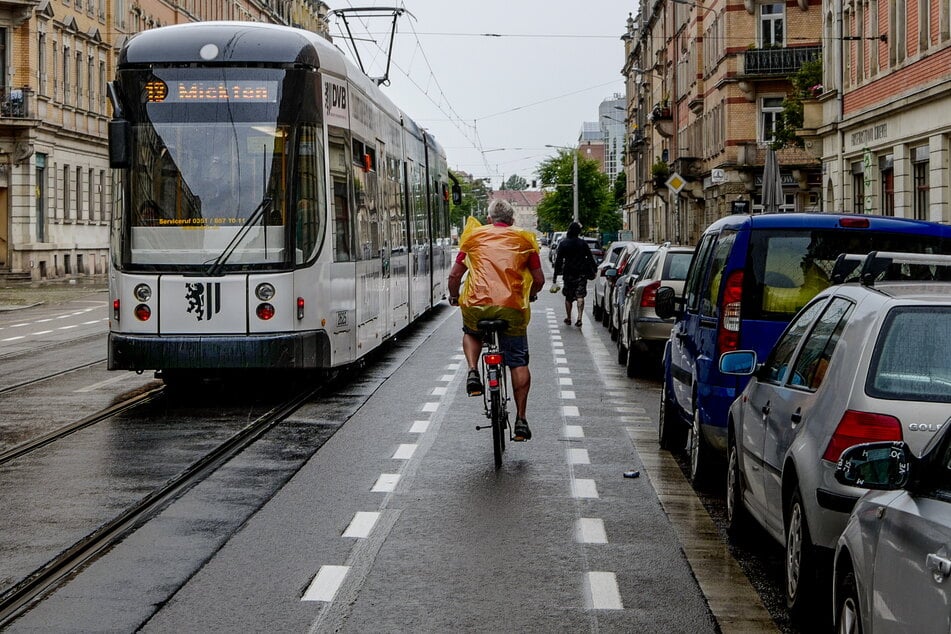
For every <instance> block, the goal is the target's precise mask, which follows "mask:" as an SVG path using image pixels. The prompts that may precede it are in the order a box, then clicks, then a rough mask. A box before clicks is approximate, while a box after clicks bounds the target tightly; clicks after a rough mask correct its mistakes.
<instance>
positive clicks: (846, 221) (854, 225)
mask: <svg viewBox="0 0 951 634" xmlns="http://www.w3.org/2000/svg"><path fill="white" fill-rule="evenodd" d="M839 226H840V227H848V228H849V229H868V227H869V222H868V218H840V219H839Z"/></svg>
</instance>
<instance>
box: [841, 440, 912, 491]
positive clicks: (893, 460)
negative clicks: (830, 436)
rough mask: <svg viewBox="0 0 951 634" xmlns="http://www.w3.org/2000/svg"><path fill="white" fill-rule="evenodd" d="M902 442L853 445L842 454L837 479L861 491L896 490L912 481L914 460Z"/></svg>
mask: <svg viewBox="0 0 951 634" xmlns="http://www.w3.org/2000/svg"><path fill="white" fill-rule="evenodd" d="M914 459H915V458H914V456H913V455H912V453H911V450H910V449H909V448H908V445H906V444H905V443H903V442H870V443H864V444H861V445H853V446H852V447H849V448H848V449H846V450H845V451H843V452H842V456H840V457H839V462H838V463H837V464H836V465H835V479H836V480H837V481H838V482H839V483H841V484H845V485H847V486H853V487H859V488H861V489H876V490H880V491H894V490H897V489H902V488H904V487H905V485H906V484H908V480H909V479H910V478H911V464H912V462H913V461H914Z"/></svg>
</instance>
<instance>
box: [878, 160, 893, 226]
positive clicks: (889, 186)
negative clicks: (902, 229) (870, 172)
mask: <svg viewBox="0 0 951 634" xmlns="http://www.w3.org/2000/svg"><path fill="white" fill-rule="evenodd" d="M878 167H879V170H880V172H881V187H882V215H883V216H894V215H895V167H894V164H893V162H892V155H891V154H889V155H887V156H883V157H881V158H880V159H879V160H878Z"/></svg>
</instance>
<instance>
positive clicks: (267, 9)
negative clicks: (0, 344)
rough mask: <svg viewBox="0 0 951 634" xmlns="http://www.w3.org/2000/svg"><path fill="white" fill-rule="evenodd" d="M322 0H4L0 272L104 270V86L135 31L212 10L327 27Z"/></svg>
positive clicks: (109, 198)
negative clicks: (120, 53) (123, 48)
mask: <svg viewBox="0 0 951 634" xmlns="http://www.w3.org/2000/svg"><path fill="white" fill-rule="evenodd" d="M326 13H327V6H326V5H325V4H324V3H323V2H320V1H319V0H294V1H293V2H291V1H285V0H265V1H263V2H259V1H257V0H234V1H233V2H217V1H212V0H181V3H178V2H164V1H162V0H144V1H136V2H130V1H129V0H36V1H33V0H0V50H2V51H3V55H0V78H2V83H0V272H7V273H13V274H18V275H19V276H21V277H28V278H30V279H33V280H40V279H46V278H57V277H64V276H66V277H69V276H78V275H88V274H101V273H105V272H106V270H107V268H108V267H107V265H108V262H107V258H108V251H109V223H110V220H111V216H112V206H113V201H115V200H116V199H117V196H116V192H115V189H116V181H115V180H114V178H113V173H112V170H111V169H110V167H109V159H108V154H107V128H108V122H109V119H110V118H111V114H112V113H111V106H110V105H109V104H108V100H107V98H106V94H107V85H108V82H109V81H110V80H111V78H112V77H113V75H114V74H115V62H116V56H117V54H118V51H119V49H120V48H121V47H122V45H123V44H124V43H125V41H126V40H127V39H128V38H129V37H130V36H132V35H134V34H135V33H137V32H139V31H141V30H145V29H151V28H155V27H159V26H165V25H169V24H177V23H182V22H193V21H199V20H211V19H229V20H250V21H261V22H274V23H279V24H294V25H297V26H301V27H303V28H310V29H311V30H314V31H316V32H321V33H324V34H326V33H327V31H326V24H325V19H324V18H325V16H326Z"/></svg>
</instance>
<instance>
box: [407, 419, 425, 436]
mask: <svg viewBox="0 0 951 634" xmlns="http://www.w3.org/2000/svg"><path fill="white" fill-rule="evenodd" d="M427 429H429V421H428V420H414V421H413V426H412V427H410V428H409V433H411V434H425V433H426V430H427Z"/></svg>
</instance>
